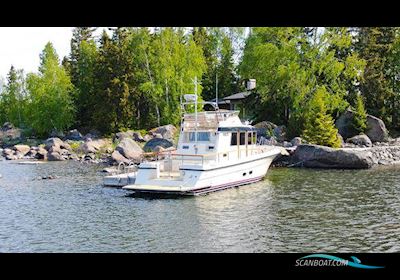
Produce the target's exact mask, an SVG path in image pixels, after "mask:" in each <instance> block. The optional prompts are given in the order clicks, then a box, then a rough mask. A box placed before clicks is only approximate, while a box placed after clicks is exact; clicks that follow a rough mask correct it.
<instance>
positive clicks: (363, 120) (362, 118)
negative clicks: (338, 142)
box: [352, 94, 367, 133]
mask: <svg viewBox="0 0 400 280" xmlns="http://www.w3.org/2000/svg"><path fill="white" fill-rule="evenodd" d="M352 125H353V128H354V129H355V130H356V131H357V132H358V133H363V132H365V130H366V129H367V112H366V111H365V107H364V101H363V99H362V97H361V95H359V94H358V95H357V99H356V107H355V113H354V117H353V123H352Z"/></svg>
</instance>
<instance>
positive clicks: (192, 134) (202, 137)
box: [189, 132, 210, 142]
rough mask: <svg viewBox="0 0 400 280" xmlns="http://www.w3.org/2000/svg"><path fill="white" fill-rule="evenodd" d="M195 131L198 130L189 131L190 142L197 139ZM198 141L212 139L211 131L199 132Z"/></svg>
mask: <svg viewBox="0 0 400 280" xmlns="http://www.w3.org/2000/svg"><path fill="white" fill-rule="evenodd" d="M195 133H196V132H189V142H194V141H196V139H195V138H196V137H195ZM197 141H202V142H207V141H210V133H209V132H197Z"/></svg>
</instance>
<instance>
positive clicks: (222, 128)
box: [123, 95, 286, 195]
mask: <svg viewBox="0 0 400 280" xmlns="http://www.w3.org/2000/svg"><path fill="white" fill-rule="evenodd" d="M185 99H186V102H184V103H182V108H183V116H182V122H181V128H180V135H179V141H178V145H177V149H176V150H174V151H168V152H164V153H161V156H162V157H163V159H162V160H158V161H153V162H143V163H141V164H140V165H139V167H138V170H137V172H136V178H135V183H134V184H131V185H127V186H125V187H123V188H124V189H128V190H132V191H135V192H136V193H157V194H182V195H196V194H204V193H208V192H212V191H218V190H222V189H226V188H229V187H235V186H240V185H244V184H249V183H253V182H256V181H259V180H261V179H262V178H263V177H264V176H265V174H266V173H267V170H268V168H269V166H270V164H271V162H272V160H273V159H274V158H275V157H276V156H277V155H279V154H281V153H285V152H286V151H285V150H284V149H281V148H279V147H273V146H260V145H257V143H256V140H257V135H256V131H255V129H254V128H253V127H252V126H251V125H247V124H243V123H242V122H241V121H240V119H239V116H238V114H239V111H221V110H218V107H217V105H216V104H214V103H213V104H212V105H213V106H215V109H216V110H215V111H204V112H197V106H198V105H199V104H198V102H197V95H185ZM203 104H204V103H203ZM186 106H192V107H194V113H186V112H185V108H186ZM192 109H193V108H192Z"/></svg>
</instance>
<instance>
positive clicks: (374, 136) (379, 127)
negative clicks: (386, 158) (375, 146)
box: [335, 109, 389, 142]
mask: <svg viewBox="0 0 400 280" xmlns="http://www.w3.org/2000/svg"><path fill="white" fill-rule="evenodd" d="M354 114H355V112H354V111H352V110H350V109H348V110H346V112H344V113H343V114H342V115H341V116H340V117H339V118H338V119H337V120H336V122H335V125H336V127H337V128H338V130H339V133H340V134H341V135H342V136H343V138H344V139H347V138H351V137H353V136H356V135H358V132H357V131H356V130H355V129H354V128H353V117H354ZM365 134H366V135H367V136H368V137H369V138H370V140H371V141H372V142H386V141H388V136H389V133H388V130H387V129H386V126H385V123H384V122H383V121H382V120H381V119H379V118H377V117H374V116H371V115H367V131H366V132H365Z"/></svg>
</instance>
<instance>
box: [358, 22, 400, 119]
mask: <svg viewBox="0 0 400 280" xmlns="http://www.w3.org/2000/svg"><path fill="white" fill-rule="evenodd" d="M395 40H396V29H395V28H392V27H362V28H359V29H358V32H357V36H356V45H355V47H356V50H357V51H358V53H359V54H360V57H362V58H363V59H365V60H366V63H367V64H366V69H365V72H364V75H363V79H362V82H361V85H360V90H361V92H362V94H363V96H364V97H365V107H366V109H367V110H368V111H369V112H370V113H371V114H372V115H374V116H377V117H379V118H382V119H383V120H384V122H385V123H386V124H387V125H389V126H391V125H392V114H393V113H394V111H396V110H398V108H394V107H393V106H391V103H393V101H394V94H395V93H394V91H393V83H392V82H391V81H390V76H391V75H390V74H391V73H392V67H393V65H390V55H391V54H392V48H393V45H394V43H395ZM392 77H393V76H392Z"/></svg>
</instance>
